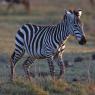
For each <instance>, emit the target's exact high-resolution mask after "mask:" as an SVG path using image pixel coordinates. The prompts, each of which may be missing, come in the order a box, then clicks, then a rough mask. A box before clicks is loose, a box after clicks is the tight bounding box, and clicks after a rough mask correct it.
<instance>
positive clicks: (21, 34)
mask: <svg viewBox="0 0 95 95" xmlns="http://www.w3.org/2000/svg"><path fill="white" fill-rule="evenodd" d="M17 33H18V35H20V37H22V38H23V39H24V34H23V33H22V32H21V31H20V30H18V32H17Z"/></svg>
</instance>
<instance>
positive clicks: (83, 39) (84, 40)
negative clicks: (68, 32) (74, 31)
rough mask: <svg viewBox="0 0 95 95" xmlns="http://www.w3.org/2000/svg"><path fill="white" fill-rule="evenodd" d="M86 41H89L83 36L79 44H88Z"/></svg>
mask: <svg viewBox="0 0 95 95" xmlns="http://www.w3.org/2000/svg"><path fill="white" fill-rule="evenodd" d="M86 42H87V41H86V38H85V37H84V36H83V37H82V39H81V40H80V41H79V44H80V45H84V44H86Z"/></svg>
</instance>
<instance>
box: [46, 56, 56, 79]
mask: <svg viewBox="0 0 95 95" xmlns="http://www.w3.org/2000/svg"><path fill="white" fill-rule="evenodd" d="M47 61H48V64H49V69H50V74H51V77H52V79H53V80H55V72H54V64H53V59H52V58H48V59H47Z"/></svg>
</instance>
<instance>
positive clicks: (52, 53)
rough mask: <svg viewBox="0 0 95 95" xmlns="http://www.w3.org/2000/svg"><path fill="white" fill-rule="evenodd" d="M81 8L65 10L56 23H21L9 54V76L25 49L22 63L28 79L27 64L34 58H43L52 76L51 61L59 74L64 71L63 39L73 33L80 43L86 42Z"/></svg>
mask: <svg viewBox="0 0 95 95" xmlns="http://www.w3.org/2000/svg"><path fill="white" fill-rule="evenodd" d="M81 12H82V11H81V10H77V11H75V10H74V11H66V10H65V14H64V18H63V20H62V21H61V22H60V23H58V24H56V25H49V26H40V25H33V24H25V25H23V26H22V27H21V28H20V29H19V30H18V32H17V34H16V38H15V50H14V52H13V54H12V56H11V78H12V79H14V74H15V68H14V67H15V65H16V63H17V61H18V60H19V59H20V58H21V57H22V56H23V55H24V53H25V51H27V53H28V55H29V57H28V58H27V60H25V62H24V63H23V67H24V70H25V73H26V75H27V76H28V78H29V79H30V73H29V66H30V64H32V63H33V62H34V60H35V59H40V58H45V59H47V61H48V63H49V66H50V73H51V76H52V77H54V66H53V61H54V60H57V61H56V62H57V63H58V65H59V67H60V76H62V75H63V72H64V64H63V60H62V53H63V51H64V48H65V41H66V39H67V38H68V37H69V35H74V36H75V37H76V39H77V40H78V42H79V44H80V45H84V44H85V43H86V38H85V34H84V32H83V27H82V24H81V21H80V16H81Z"/></svg>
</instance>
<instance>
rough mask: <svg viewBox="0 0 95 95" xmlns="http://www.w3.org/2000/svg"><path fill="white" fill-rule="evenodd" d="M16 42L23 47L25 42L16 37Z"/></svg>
mask: <svg viewBox="0 0 95 95" xmlns="http://www.w3.org/2000/svg"><path fill="white" fill-rule="evenodd" d="M16 41H17V42H18V43H19V44H21V45H22V46H23V42H21V41H20V40H19V39H18V38H17V37H16Z"/></svg>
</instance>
